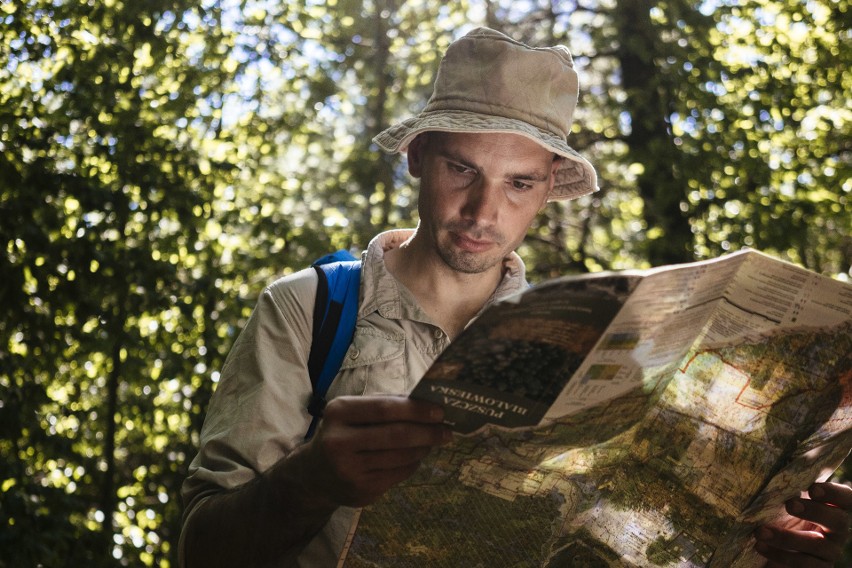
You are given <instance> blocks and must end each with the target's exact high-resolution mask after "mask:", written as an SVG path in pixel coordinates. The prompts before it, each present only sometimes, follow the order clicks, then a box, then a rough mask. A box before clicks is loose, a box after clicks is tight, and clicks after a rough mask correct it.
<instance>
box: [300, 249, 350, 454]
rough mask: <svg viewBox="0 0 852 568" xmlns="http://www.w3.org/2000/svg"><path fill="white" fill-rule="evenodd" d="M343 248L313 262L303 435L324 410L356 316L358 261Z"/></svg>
mask: <svg viewBox="0 0 852 568" xmlns="http://www.w3.org/2000/svg"><path fill="white" fill-rule="evenodd" d="M354 258H355V257H353V256H352V255H351V254H349V253H348V252H347V251H338V252H336V253H333V254H330V255H326V256H324V257H322V258H320V259H318V260H317V261H316V262H314V264H313V268H314V270H316V272H317V299H316V303H315V304H314V330H313V338H312V341H311V352H310V354H309V355H308V374H309V375H310V377H311V387H312V391H313V392H312V394H311V400H310V403H309V404H308V412H309V413H310V414H311V416H312V417H313V419H312V420H311V424H310V426H309V427H308V431H307V433H306V434H305V439H306V440H307V439H309V438H310V437H311V436H313V434H314V430H315V429H316V426H317V424H318V423H319V419H320V418H322V413H323V410H324V409H325V403H326V400H325V395H326V393H327V392H328V388H329V387H330V386H331V383H332V381H334V377H336V376H337V373H338V372H339V371H340V366H341V365H342V364H343V357H344V355H346V351H347V349H349V345H350V344H351V343H352V336H353V335H354V333H355V320H356V319H357V316H358V290H359V288H360V283H361V262H360V261H358V260H353V259H354Z"/></svg>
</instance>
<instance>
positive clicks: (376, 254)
mask: <svg viewBox="0 0 852 568" xmlns="http://www.w3.org/2000/svg"><path fill="white" fill-rule="evenodd" d="M413 234H414V229H396V230H392V231H386V232H383V233H379V234H378V235H376V236H375V237H374V238H373V240H372V241H370V244H369V245H368V246H367V250H366V251H365V252H364V254H363V256H362V261H363V267H362V284H361V305H360V307H359V309H358V316H359V317H365V316H366V315H368V314H370V313H372V312H374V311H378V312H379V314H381V315H382V316H383V317H385V318H388V319H401V318H408V319H413V320H418V321H424V322H428V323H432V322H431V320H430V319H429V317H428V316H427V315H426V314H425V312H423V310H422V309H421V308H420V306H419V305H418V304H417V301H416V300H415V299H414V297H413V296H412V294H411V293H410V292H409V291H408V290H407V289H405V287H404V286H402V285H401V284H400V283H399V281H397V279H396V278H395V277H394V276H393V275H392V274H391V273H390V272H388V269H387V267H386V266H385V261H384V255H385V252H386V251H389V250H391V249H394V248H396V247H398V246H399V245H401V244H402V243H404V242H405V241H407V240H408V239H409V238H410V237H411V236H412V235H413ZM528 286H529V284H527V281H526V267H525V266H524V262H523V260H521V257H520V256H518V254H517V253H515V252H512V253H510V254H509V256H507V257H506V258H505V259H503V279H502V280H501V281H500V284H498V285H497V288H496V289H495V290H494V293H493V294H492V295H491V297H490V298H489V299H488V301H487V302H485V305H484V306H483V308H482V309H485V308H486V307H487V306H489V305H491V304H493V303H494V302H496V301H497V300H499V299H501V298H504V297H506V296H509V295H511V294H514V293H517V292H520V291H521V290H524V289H526V288H527V287H528ZM365 299H366V301H365ZM480 313H482V310H480ZM477 315H478V314H477Z"/></svg>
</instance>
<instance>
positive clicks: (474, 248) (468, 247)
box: [450, 231, 494, 253]
mask: <svg viewBox="0 0 852 568" xmlns="http://www.w3.org/2000/svg"><path fill="white" fill-rule="evenodd" d="M450 234H451V235H452V238H453V242H454V243H455V245H456V246H457V247H459V248H460V249H462V250H464V251H467V252H473V253H477V252H484V251H486V250H488V249H490V248H491V247H493V246H494V241H492V240H489V239H478V238H475V237H472V236H470V235H466V234H464V233H460V232H455V231H453V232H451V233H450Z"/></svg>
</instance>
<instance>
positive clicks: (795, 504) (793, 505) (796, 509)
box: [787, 500, 805, 515]
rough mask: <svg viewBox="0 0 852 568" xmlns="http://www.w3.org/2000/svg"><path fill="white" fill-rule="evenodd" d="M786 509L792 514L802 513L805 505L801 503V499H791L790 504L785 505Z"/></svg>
mask: <svg viewBox="0 0 852 568" xmlns="http://www.w3.org/2000/svg"><path fill="white" fill-rule="evenodd" d="M787 510H788V511H790V512H791V513H792V514H794V515H798V514H799V513H804V511H805V506H804V505H803V504H802V502H801V501H798V500H796V501H791V502H790V505H789V506H788V507H787Z"/></svg>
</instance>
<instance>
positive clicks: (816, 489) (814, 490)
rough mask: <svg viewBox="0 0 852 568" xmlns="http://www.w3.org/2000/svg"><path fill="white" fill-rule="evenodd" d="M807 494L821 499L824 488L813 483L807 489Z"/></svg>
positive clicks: (823, 494) (823, 495)
mask: <svg viewBox="0 0 852 568" xmlns="http://www.w3.org/2000/svg"><path fill="white" fill-rule="evenodd" d="M808 495H810V496H811V497H813V498H814V499H822V498H823V497H825V489H823V488H822V487H821V486H819V485H814V486H812V487H811V488H810V489H809V490H808Z"/></svg>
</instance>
